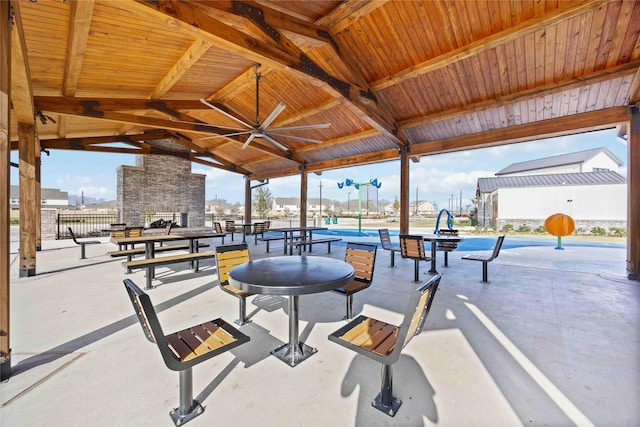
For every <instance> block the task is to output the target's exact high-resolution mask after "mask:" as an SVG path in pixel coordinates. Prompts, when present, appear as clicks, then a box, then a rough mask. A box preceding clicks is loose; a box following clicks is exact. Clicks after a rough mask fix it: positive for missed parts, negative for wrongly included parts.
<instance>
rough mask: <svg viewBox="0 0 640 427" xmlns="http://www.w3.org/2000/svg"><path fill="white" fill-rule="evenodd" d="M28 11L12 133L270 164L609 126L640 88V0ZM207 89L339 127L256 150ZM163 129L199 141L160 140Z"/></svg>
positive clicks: (226, 104)
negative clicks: (178, 148)
mask: <svg viewBox="0 0 640 427" xmlns="http://www.w3.org/2000/svg"><path fill="white" fill-rule="evenodd" d="M13 9H14V20H15V25H14V27H13V30H12V38H13V43H12V88H11V101H12V106H13V110H12V116H11V139H12V149H16V148H17V141H18V125H17V123H18V122H22V123H33V119H34V117H36V125H37V134H38V137H39V139H40V144H41V146H42V147H43V148H45V149H51V150H56V149H73V150H87V151H103V152H120V153H140V154H151V153H153V154H168V155H177V156H180V157H183V158H188V159H190V160H191V161H194V162H199V163H202V164H205V165H210V166H213V167H216V168H220V169H225V170H229V171H234V172H238V173H241V174H244V175H247V176H248V177H249V178H251V179H265V178H272V177H279V176H287V175H293V174H298V173H300V171H301V170H302V169H306V170H307V171H318V172H319V171H322V170H326V169H333V168H340V167H345V166H351V165H358V164H365V163H372V162H377V161H384V160H392V159H397V158H399V155H400V154H399V153H400V152H402V151H403V150H408V153H409V155H410V156H411V157H412V158H415V157H419V156H421V155H426V154H432V153H442V152H449V151H456V150H463V149H470V148H479V147H485V146H493V145H499V144H507V143H511V142H517V141H525V140H532V139H538V138H541V137H545V136H556V135H562V134H569V133H578V132H583V131H588V130H595V129H604V128H610V127H614V126H618V125H621V124H623V123H625V122H626V121H627V120H628V115H627V111H626V106H627V105H629V104H633V103H635V102H637V101H638V100H640V83H639V78H638V75H639V66H640V40H639V34H640V3H639V2H636V1H616V2H602V1H575V2H564V1H561V2H555V1H544V2H537V1H532V0H524V1H499V2H497V1H486V2H481V1H480V2H479V1H456V2H443V1H381V0H380V1H378V0H374V1H368V2H367V1H349V2H343V1H313V2H303V1H258V2H230V1H218V2H205V1H182V2H175V1H163V0H161V1H133V0H120V1H112V0H96V1H84V2H75V1H67V2H64V1H60V0H38V1H35V2H32V1H17V2H14V4H13ZM257 64H260V65H259V67H258V66H257ZM256 73H259V75H260V79H259V82H260V83H259V85H260V86H259V87H260V90H259V116H258V117H256V113H257V111H256V99H257V93H256V78H255V74H256ZM200 98H203V99H206V100H208V101H209V102H210V103H211V104H214V105H215V106H217V107H219V108H220V109H223V110H225V111H227V112H228V113H230V114H231V115H233V116H235V117H240V118H242V121H244V122H246V123H247V124H249V125H253V124H254V123H255V121H256V118H257V119H258V122H260V123H263V122H264V121H265V119H266V118H267V116H268V115H269V114H270V113H271V112H272V111H273V110H274V109H275V108H276V106H277V105H278V104H279V103H280V102H283V103H284V104H285V105H286V108H285V109H284V110H283V111H281V112H280V114H278V115H277V116H276V117H275V119H274V120H273V123H271V125H270V126H269V128H289V127H298V126H309V125H315V124H324V123H331V126H330V127H328V128H322V129H298V130H291V131H288V130H283V131H280V132H278V133H280V134H281V135H285V136H274V135H271V136H272V138H273V139H276V140H277V141H278V142H279V143H280V144H281V145H282V147H278V146H276V145H274V144H272V143H270V142H269V141H268V140H266V139H263V138H262V137H261V136H262V135H261V132H259V131H256V132H254V133H256V136H257V137H256V138H255V139H253V140H252V141H251V143H250V144H249V145H248V147H246V149H242V147H243V145H244V143H245V141H246V139H247V137H248V134H242V135H230V133H234V132H233V131H230V130H229V129H226V128H227V127H235V128H243V126H242V125H240V124H239V122H238V121H235V120H232V119H230V118H229V116H228V115H226V114H222V113H221V112H219V110H215V109H212V108H210V107H208V106H206V105H204V104H203V103H201V102H200ZM202 124H209V125H216V126H217V127H211V126H203V125H202ZM621 132H624V129H622V130H621ZM220 134H227V136H219V135H220ZM286 135H293V136H297V137H303V138H308V139H315V140H320V141H322V143H319V144H318V143H312V142H307V141H303V140H299V139H298V140H297V139H291V138H289V137H287V136H286ZM267 136H269V135H267ZM163 138H170V139H173V140H175V141H177V142H178V143H180V144H182V145H183V146H185V147H187V148H188V149H189V152H188V153H179V152H172V151H163V150H160V149H157V148H154V147H153V145H151V144H149V142H148V141H150V140H154V139H163ZM283 148H285V149H283Z"/></svg>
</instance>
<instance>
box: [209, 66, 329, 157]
mask: <svg viewBox="0 0 640 427" xmlns="http://www.w3.org/2000/svg"><path fill="white" fill-rule="evenodd" d="M258 67H260V64H256V65H255V66H254V77H255V79H256V122H255V124H253V125H251V124H249V123H247V122H246V121H245V120H242V119H240V118H238V117H236V116H234V115H233V114H231V113H229V112H227V111H225V110H223V109H222V108H220V107H218V106H216V105H214V104H212V103H210V102H208V101H207V100H206V99H203V98H201V99H200V102H202V103H203V104H204V105H206V106H207V107H209V108H211V109H213V110H215V111H217V112H219V113H221V114H224V115H225V116H227V117H228V118H230V119H231V120H233V121H235V122H237V123H239V124H240V125H242V126H243V128H234V127H228V126H215V125H206V124H205V125H204V126H212V127H217V128H223V129H230V130H235V131H237V132H232V133H226V134H224V135H214V136H208V137H204V138H199V140H203V139H211V138H222V137H229V136H235V135H247V134H248V135H249V137H248V138H247V140H246V141H245V143H244V144H243V145H242V150H244V149H245V148H247V146H248V145H249V144H250V143H251V141H253V140H254V139H255V138H262V139H264V140H266V141H268V142H270V143H271V144H273V145H275V146H276V147H278V148H280V149H281V150H284V151H288V150H289V149H288V148H287V147H285V146H284V145H282V144H281V143H279V142H278V141H277V140H276V139H275V138H274V137H280V138H288V139H293V140H296V141H303V142H313V143H316V144H319V143H321V142H322V141H320V140H317V139H311V138H303V137H301V136H295V135H288V134H282V133H280V132H283V131H296V130H305V129H326V128H328V127H329V126H331V123H322V124H317V125H305V126H291V127H282V128H272V129H269V125H270V124H271V123H273V121H274V120H275V119H276V118H277V117H278V116H279V115H280V113H282V111H283V110H284V109H285V108H286V105H285V104H284V103H283V102H280V103H279V104H278V105H277V106H276V108H274V109H273V111H272V112H271V114H269V115H268V116H267V118H265V119H264V121H262V122H260V79H261V77H262V75H261V74H260V73H259V72H258Z"/></svg>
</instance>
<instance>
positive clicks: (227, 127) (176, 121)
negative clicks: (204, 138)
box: [171, 119, 244, 130]
mask: <svg viewBox="0 0 640 427" xmlns="http://www.w3.org/2000/svg"><path fill="white" fill-rule="evenodd" d="M171 121H172V122H174V123H186V124H188V125H196V126H206V127H210V128H217V129H226V130H244V129H241V128H234V127H231V126H218V125H212V124H209V123H203V122H188V121H186V120H176V119H171Z"/></svg>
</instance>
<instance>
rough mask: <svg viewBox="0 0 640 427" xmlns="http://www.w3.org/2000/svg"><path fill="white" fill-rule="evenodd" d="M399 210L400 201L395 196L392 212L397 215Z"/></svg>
mask: <svg viewBox="0 0 640 427" xmlns="http://www.w3.org/2000/svg"><path fill="white" fill-rule="evenodd" d="M399 210H400V202H399V201H398V197H397V196H396V198H395V200H394V201H393V214H394V215H398V211H399Z"/></svg>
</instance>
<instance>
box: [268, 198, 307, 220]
mask: <svg viewBox="0 0 640 427" xmlns="http://www.w3.org/2000/svg"><path fill="white" fill-rule="evenodd" d="M271 212H272V213H273V214H274V215H276V216H284V215H287V214H293V215H299V214H300V199H299V198H297V197H275V198H274V199H273V205H272V207H271Z"/></svg>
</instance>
